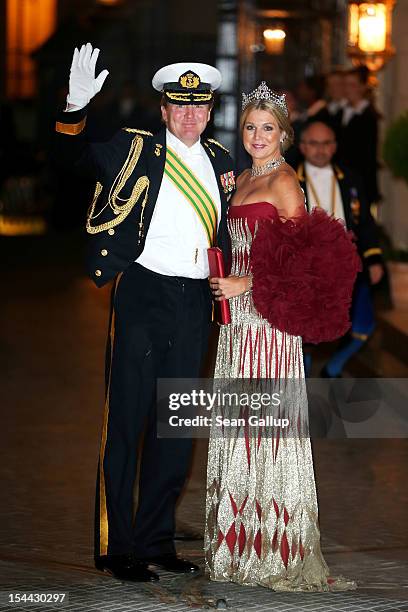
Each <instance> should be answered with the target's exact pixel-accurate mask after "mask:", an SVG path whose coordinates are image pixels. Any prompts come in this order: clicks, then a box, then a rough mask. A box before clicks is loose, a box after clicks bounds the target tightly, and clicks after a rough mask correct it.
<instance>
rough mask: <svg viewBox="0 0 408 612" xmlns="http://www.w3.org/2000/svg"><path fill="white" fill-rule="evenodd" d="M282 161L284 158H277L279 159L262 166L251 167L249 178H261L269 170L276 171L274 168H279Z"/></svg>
mask: <svg viewBox="0 0 408 612" xmlns="http://www.w3.org/2000/svg"><path fill="white" fill-rule="evenodd" d="M284 161H285V158H284V157H279V159H271V160H270V161H268V162H266V164H264V165H263V166H252V168H251V176H262V175H263V174H267V173H268V172H271V170H276V168H279V166H281V165H282V164H283V163H284Z"/></svg>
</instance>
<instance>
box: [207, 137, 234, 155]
mask: <svg viewBox="0 0 408 612" xmlns="http://www.w3.org/2000/svg"><path fill="white" fill-rule="evenodd" d="M207 141H208V142H211V143H212V144H215V145H216V146H217V147H219V148H220V149H222V150H223V151H225V153H229V149H226V148H225V147H224V145H222V144H221V143H220V142H218V140H214V138H207Z"/></svg>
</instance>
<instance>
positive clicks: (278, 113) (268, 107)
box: [239, 100, 294, 153]
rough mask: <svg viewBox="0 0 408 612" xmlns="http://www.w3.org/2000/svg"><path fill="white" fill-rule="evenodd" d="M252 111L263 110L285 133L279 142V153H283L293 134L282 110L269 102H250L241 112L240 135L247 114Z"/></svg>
mask: <svg viewBox="0 0 408 612" xmlns="http://www.w3.org/2000/svg"><path fill="white" fill-rule="evenodd" d="M253 110H263V111H267V112H268V113H270V114H271V115H272V116H273V117H274V118H275V119H276V122H277V124H278V126H279V129H280V131H281V132H284V133H285V137H284V140H283V142H281V151H282V153H284V152H285V151H287V150H288V149H289V147H290V146H291V145H292V144H293V140H294V134H293V128H292V126H291V124H290V121H289V117H287V116H286V115H285V113H284V112H283V110H282V109H280V108H279V107H278V106H276V105H275V104H273V102H270V101H269V100H255V101H254V102H250V103H249V104H248V105H247V106H246V107H245V108H244V110H243V111H242V113H241V119H240V122H239V126H240V130H241V135H242V132H243V131H244V127H245V123H246V120H247V117H248V115H249V113H250V112H251V111H253Z"/></svg>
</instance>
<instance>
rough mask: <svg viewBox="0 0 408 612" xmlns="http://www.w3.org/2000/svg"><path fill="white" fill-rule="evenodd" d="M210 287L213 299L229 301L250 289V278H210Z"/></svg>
mask: <svg viewBox="0 0 408 612" xmlns="http://www.w3.org/2000/svg"><path fill="white" fill-rule="evenodd" d="M209 281H210V287H211V291H212V293H213V296H214V299H215V300H216V301H217V302H219V301H221V300H229V299H230V298H233V297H236V296H237V295H241V293H245V291H248V290H249V289H251V287H252V277H251V276H227V278H215V277H214V278H210V279H209Z"/></svg>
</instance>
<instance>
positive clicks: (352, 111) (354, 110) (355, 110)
mask: <svg viewBox="0 0 408 612" xmlns="http://www.w3.org/2000/svg"><path fill="white" fill-rule="evenodd" d="M369 104H370V102H369V100H367V99H366V98H364V99H363V100H360V102H359V103H358V104H356V106H351V104H347V106H345V108H344V110H343V117H342V120H341V122H342V124H343V125H347V124H348V123H349V122H350V119H351V118H352V117H354V115H361V113H363V112H364V111H365V109H366V108H367V106H369Z"/></svg>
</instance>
